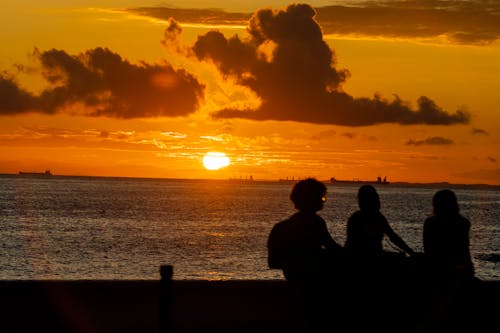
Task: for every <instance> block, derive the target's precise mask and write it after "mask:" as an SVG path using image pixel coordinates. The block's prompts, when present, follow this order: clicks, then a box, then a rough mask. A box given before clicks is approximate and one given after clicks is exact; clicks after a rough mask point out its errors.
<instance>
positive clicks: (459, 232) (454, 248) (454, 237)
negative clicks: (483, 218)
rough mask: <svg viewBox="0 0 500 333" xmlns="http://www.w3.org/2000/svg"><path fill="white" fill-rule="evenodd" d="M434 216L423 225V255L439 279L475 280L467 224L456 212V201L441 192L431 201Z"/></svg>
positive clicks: (468, 222) (448, 191)
mask: <svg viewBox="0 0 500 333" xmlns="http://www.w3.org/2000/svg"><path fill="white" fill-rule="evenodd" d="M432 206H433V213H434V214H433V216H430V217H428V218H427V219H426V220H425V222H424V233H423V235H424V239H423V241H424V254H425V256H426V258H427V260H428V261H429V264H430V265H431V267H432V268H434V269H435V272H436V273H438V274H439V275H441V276H442V277H449V278H465V279H470V278H472V277H474V266H473V264H472V259H471V255H470V251H469V230H470V221H469V220H468V219H466V218H465V217H463V216H462V215H461V214H460V212H459V207H458V202H457V197H456V196H455V193H454V192H453V191H451V190H441V191H438V192H436V193H435V194H434V197H433V198H432Z"/></svg>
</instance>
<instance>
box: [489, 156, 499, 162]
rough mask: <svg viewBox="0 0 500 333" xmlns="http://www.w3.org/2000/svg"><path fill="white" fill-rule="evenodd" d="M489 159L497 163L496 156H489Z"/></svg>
mask: <svg viewBox="0 0 500 333" xmlns="http://www.w3.org/2000/svg"><path fill="white" fill-rule="evenodd" d="M488 161H490V162H491V163H496V162H497V159H496V158H494V157H491V156H488Z"/></svg>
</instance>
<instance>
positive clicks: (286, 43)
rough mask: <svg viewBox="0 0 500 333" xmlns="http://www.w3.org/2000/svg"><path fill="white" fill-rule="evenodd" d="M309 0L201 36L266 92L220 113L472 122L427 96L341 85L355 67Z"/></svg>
mask: <svg viewBox="0 0 500 333" xmlns="http://www.w3.org/2000/svg"><path fill="white" fill-rule="evenodd" d="M314 16H315V11H314V10H313V8H311V7H310V6H309V5H301V4H295V5H290V6H288V7H287V8H286V10H276V11H275V10H272V9H263V10H259V11H257V12H256V13H255V14H254V15H253V16H252V18H251V19H250V21H249V24H248V28H247V31H248V33H249V38H248V39H246V40H242V39H240V38H239V37H238V36H236V35H235V36H233V37H231V38H226V37H225V36H224V35H223V34H222V33H220V32H217V31H210V32H208V33H207V34H205V35H203V36H200V37H198V40H197V41H196V43H195V44H194V46H193V51H194V53H195V55H196V56H197V57H198V59H199V60H205V61H212V62H213V63H214V64H215V65H216V66H217V67H218V69H219V70H220V72H221V73H223V74H224V75H225V76H232V77H234V78H235V79H236V81H237V82H238V83H239V84H241V85H243V86H246V87H248V88H250V89H251V90H253V91H254V92H255V93H256V94H257V95H258V96H259V97H260V99H261V105H260V107H259V108H258V109H256V110H238V109H222V110H219V111H218V112H215V113H214V116H215V117H216V118H247V119H254V120H291V121H299V122H310V123H319V124H336V125H345V126H366V125H374V124H379V123H399V124H405V125H409V124H431V125H437V124H440V125H449V124H455V123H468V122H469V118H470V117H469V114H468V113H466V112H465V111H463V110H458V111H456V112H455V113H452V114H450V113H447V112H446V111H444V110H443V109H442V108H440V107H439V106H438V105H436V103H435V102H434V101H432V100H431V99H430V98H428V97H425V96H422V97H420V98H419V99H418V101H417V108H416V109H412V108H411V107H410V106H409V104H408V103H406V102H403V101H402V100H401V99H400V98H399V97H398V96H395V97H394V99H393V100H391V101H390V100H387V99H384V98H382V97H380V96H377V95H376V96H374V97H373V98H354V97H352V96H350V95H348V94H347V93H345V92H344V91H343V90H342V84H343V83H344V82H345V80H346V79H347V78H348V77H349V72H348V71H347V70H343V69H337V68H336V67H335V62H336V61H335V54H334V52H333V50H332V49H330V47H329V46H328V45H327V44H326V42H325V41H324V40H323V34H322V31H321V28H320V26H319V25H318V23H317V22H316V21H315V19H314Z"/></svg>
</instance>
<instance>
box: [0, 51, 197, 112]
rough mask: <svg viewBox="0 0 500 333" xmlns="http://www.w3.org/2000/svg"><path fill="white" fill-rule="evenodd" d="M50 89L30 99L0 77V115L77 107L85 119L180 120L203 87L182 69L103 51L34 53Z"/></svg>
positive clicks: (15, 86)
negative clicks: (177, 118) (80, 105)
mask: <svg viewBox="0 0 500 333" xmlns="http://www.w3.org/2000/svg"><path fill="white" fill-rule="evenodd" d="M35 56H36V57H37V58H38V59H39V60H40V63H41V66H42V73H43V75H44V78H45V79H46V81H47V82H48V83H49V85H50V87H49V88H47V89H45V90H44V91H43V92H42V93H41V94H40V95H37V96H35V95H32V94H30V93H28V92H26V91H24V90H22V89H21V88H19V86H18V85H16V84H15V82H14V81H12V80H9V79H6V78H5V77H2V78H1V80H0V96H8V98H2V99H1V101H0V114H13V113H22V112H28V111H34V110H36V111H40V112H44V113H49V114H50V113H55V112H58V111H60V110H63V109H64V108H65V107H68V106H72V105H75V104H82V105H84V106H86V107H87V109H88V110H90V111H85V114H86V115H89V116H108V117H117V118H135V117H157V116H184V115H187V114H190V113H193V112H195V111H196V109H197V107H198V103H199V101H200V99H201V98H202V96H203V91H204V86H203V85H202V84H200V83H199V82H198V81H197V80H196V78H195V77H193V76H192V75H191V74H189V73H187V72H186V71H184V70H182V69H181V70H175V69H174V68H173V67H171V66H170V65H168V64H166V63H163V64H147V63H145V62H142V63H140V64H132V63H130V62H128V61H127V60H125V59H123V58H122V57H121V56H120V55H118V54H116V53H113V52H112V51H110V50H108V49H105V48H96V49H92V50H88V51H87V52H85V53H83V54H79V55H70V54H68V53H66V52H65V51H62V50H55V49H53V50H49V51H45V52H39V51H35Z"/></svg>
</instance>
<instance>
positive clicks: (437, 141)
mask: <svg viewBox="0 0 500 333" xmlns="http://www.w3.org/2000/svg"><path fill="white" fill-rule="evenodd" d="M453 144H455V142H454V141H453V140H451V139H448V138H443V137H441V136H433V137H430V138H426V139H423V140H413V139H410V140H408V141H407V142H406V145H408V146H424V145H425V146H446V145H453Z"/></svg>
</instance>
